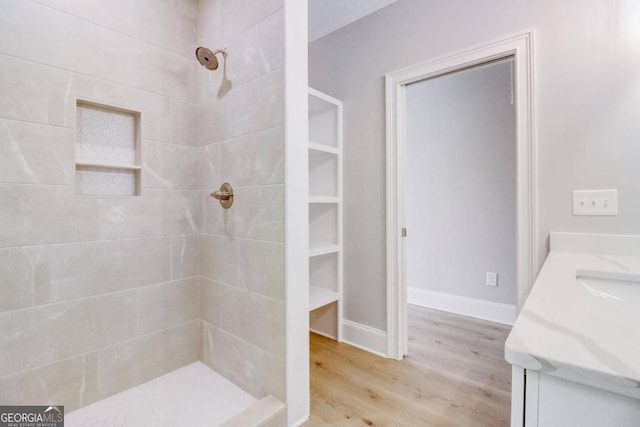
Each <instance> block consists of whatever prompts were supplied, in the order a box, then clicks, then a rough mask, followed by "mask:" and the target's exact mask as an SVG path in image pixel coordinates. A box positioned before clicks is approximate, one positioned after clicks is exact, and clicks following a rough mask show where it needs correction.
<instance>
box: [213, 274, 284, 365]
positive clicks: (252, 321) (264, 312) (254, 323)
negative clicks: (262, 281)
mask: <svg viewBox="0 0 640 427" xmlns="http://www.w3.org/2000/svg"><path fill="white" fill-rule="evenodd" d="M221 297H222V298H221V301H224V303H223V304H221V305H220V309H221V316H220V328H221V329H223V330H224V331H225V332H228V333H230V334H232V335H235V336H236V337H238V338H242V339H243V340H245V341H247V342H248V343H251V344H253V345H254V346H256V347H259V348H260V349H261V350H264V351H267V352H269V353H270V354H272V355H274V356H276V357H278V358H280V359H284V358H285V349H286V342H285V331H286V329H287V328H286V320H285V304H284V301H280V300H275V299H272V298H268V297H265V296H262V295H259V294H254V293H253V292H247V291H245V290H243V289H240V288H237V287H234V286H225V287H224V288H223V291H222V295H221Z"/></svg>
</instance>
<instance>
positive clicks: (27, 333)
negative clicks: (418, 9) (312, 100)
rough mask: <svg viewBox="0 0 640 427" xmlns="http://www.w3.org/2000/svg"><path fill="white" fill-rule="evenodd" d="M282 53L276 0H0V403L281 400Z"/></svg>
mask: <svg viewBox="0 0 640 427" xmlns="http://www.w3.org/2000/svg"><path fill="white" fill-rule="evenodd" d="M197 46H206V47H209V48H212V49H214V48H222V47H226V49H227V50H228V56H227V58H226V60H222V58H220V59H221V61H220V67H219V68H218V70H215V71H211V70H207V69H205V68H204V67H201V66H200V65H199V64H198V62H197V60H196V59H195V56H194V51H195V48H196V47H197ZM283 52H284V30H283V0H199V1H198V0H162V1H158V0H118V1H108V2H107V1H103V0H89V1H74V0H21V1H15V0H0V404H2V405H8V404H43V405H45V404H47V405H48V404H58V405H64V406H65V411H67V412H69V411H73V410H75V409H78V408H81V407H84V406H86V405H89V404H91V403H93V402H96V401H98V400H101V399H104V398H107V397H109V396H112V395H114V394H116V393H119V392H122V391H124V390H126V389H129V388H131V387H134V386H137V385H140V384H142V383H145V382H147V381H149V380H152V379H154V378H157V377H159V376H161V375H163V374H166V373H169V372H171V371H173V370H176V369H178V368H180V367H183V366H185V365H188V364H190V363H193V362H196V361H201V362H202V363H204V364H206V365H207V366H208V367H210V368H212V369H213V370H215V372H217V373H218V374H220V375H222V376H224V377H226V378H227V379H229V380H231V381H232V382H233V383H234V384H236V385H237V386H239V387H240V388H241V389H243V390H244V391H246V392H248V393H249V394H251V395H252V396H253V397H255V398H257V399H261V398H263V397H265V396H268V395H272V396H274V397H276V398H277V399H279V400H281V401H283V402H284V401H285V295H284V294H285V248H284V130H283V124H284V99H283V96H284V88H283V84H284V83H283V75H284V72H283V65H284V53H283ZM105 141H107V142H105ZM223 182H229V183H231V184H232V185H233V187H234V191H235V200H234V204H233V206H232V207H231V208H230V209H228V210H225V209H223V208H222V207H221V206H220V204H219V203H218V202H217V201H216V200H214V199H213V198H211V197H210V196H209V193H211V192H212V191H213V190H215V189H217V188H218V187H219V186H220V184H222V183H223Z"/></svg>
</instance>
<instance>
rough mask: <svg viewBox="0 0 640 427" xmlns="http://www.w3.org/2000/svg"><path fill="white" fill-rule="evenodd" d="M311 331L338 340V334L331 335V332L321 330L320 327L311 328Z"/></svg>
mask: <svg viewBox="0 0 640 427" xmlns="http://www.w3.org/2000/svg"><path fill="white" fill-rule="evenodd" d="M309 331H310V332H313V333H314V334H316V335H320V336H321V337H325V338H329V339H332V340H334V341H338V337H337V336H335V335H331V334H330V333H327V332H324V331H321V330H319V329H315V328H309Z"/></svg>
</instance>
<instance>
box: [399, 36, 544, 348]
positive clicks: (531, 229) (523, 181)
mask: <svg viewBox="0 0 640 427" xmlns="http://www.w3.org/2000/svg"><path fill="white" fill-rule="evenodd" d="M531 45H532V34H531V33H530V32H527V33H523V34H520V35H517V36H514V37H511V38H508V39H505V40H500V41H497V42H492V43H488V44H485V45H483V46H480V47H478V48H475V49H471V50H468V51H465V52H461V53H458V54H456V55H452V56H449V57H446V58H442V59H439V60H436V61H430V62H427V63H423V64H418V65H416V66H412V67H409V68H406V69H403V70H399V71H396V72H393V73H390V74H388V75H387V76H386V95H387V100H386V102H387V353H388V357H390V358H394V359H397V360H400V359H402V357H403V356H405V355H406V354H407V352H408V329H407V328H408V327H407V324H408V322H407V312H408V308H407V297H408V289H407V271H406V261H407V258H406V240H405V238H404V237H403V236H404V234H405V232H406V225H407V222H406V221H407V212H406V207H407V193H406V190H407V185H406V165H407V155H406V153H407V151H406V150H407V134H408V133H407V132H408V129H407V90H408V88H409V87H410V85H411V84H415V83H417V82H423V81H426V80H428V79H434V78H436V77H441V76H446V75H450V74H451V73H455V72H461V70H468V69H470V68H473V67H477V66H479V65H481V64H487V63H491V62H496V61H498V62H500V61H505V60H511V61H513V62H512V65H513V81H514V84H513V102H514V107H515V117H516V120H515V139H516V158H515V165H516V170H515V179H516V183H515V188H516V198H515V200H516V220H515V222H516V243H515V255H516V260H515V263H516V266H515V274H514V276H515V279H514V282H515V284H516V292H515V300H516V301H515V302H516V303H517V306H518V308H519V307H521V305H522V303H523V302H524V299H525V297H526V295H527V293H528V290H529V287H530V285H531V283H532V282H533V268H532V266H533V265H536V264H537V263H535V262H534V256H535V254H536V253H537V250H536V247H535V239H534V237H533V236H535V223H536V222H535V218H534V212H535V209H534V207H535V175H534V171H535V165H534V161H535V146H534V137H533V136H534V135H533V125H532V123H533V90H532V88H533V73H532V70H533V62H532V57H531V55H532V49H531ZM409 232H410V231H409Z"/></svg>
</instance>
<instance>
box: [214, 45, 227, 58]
mask: <svg viewBox="0 0 640 427" xmlns="http://www.w3.org/2000/svg"><path fill="white" fill-rule="evenodd" d="M219 53H221V54H222V57H223V58H226V57H227V48H226V47H225V48H223V49H216V50H214V51H213V56H215V55H217V54H219Z"/></svg>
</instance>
